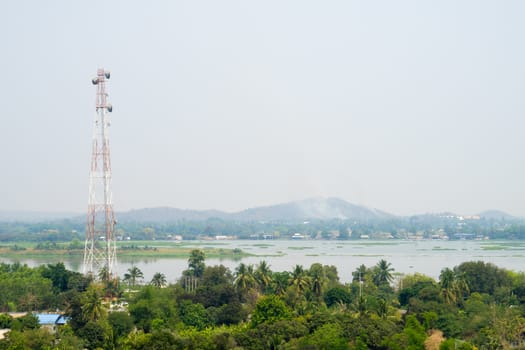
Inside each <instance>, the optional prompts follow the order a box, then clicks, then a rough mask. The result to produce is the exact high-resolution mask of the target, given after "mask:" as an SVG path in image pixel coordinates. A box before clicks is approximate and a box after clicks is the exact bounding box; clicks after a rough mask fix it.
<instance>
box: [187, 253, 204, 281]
mask: <svg viewBox="0 0 525 350" xmlns="http://www.w3.org/2000/svg"><path fill="white" fill-rule="evenodd" d="M205 259H206V255H205V254H204V252H203V251H202V250H200V249H193V250H192V251H191V252H190V257H189V259H188V269H189V271H190V273H191V274H192V276H194V277H202V274H203V273H204V269H205V268H206V264H205V263H204V260H205Z"/></svg>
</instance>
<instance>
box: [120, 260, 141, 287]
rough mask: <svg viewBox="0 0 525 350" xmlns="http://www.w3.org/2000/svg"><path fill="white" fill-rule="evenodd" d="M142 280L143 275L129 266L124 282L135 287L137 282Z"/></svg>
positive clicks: (135, 267)
mask: <svg viewBox="0 0 525 350" xmlns="http://www.w3.org/2000/svg"><path fill="white" fill-rule="evenodd" d="M143 278H144V274H143V273H142V271H141V270H140V269H139V268H138V267H137V266H135V265H133V266H131V267H130V268H129V269H128V272H127V273H125V274H124V281H126V282H128V283H129V285H130V286H131V287H135V284H136V283H137V280H139V279H143Z"/></svg>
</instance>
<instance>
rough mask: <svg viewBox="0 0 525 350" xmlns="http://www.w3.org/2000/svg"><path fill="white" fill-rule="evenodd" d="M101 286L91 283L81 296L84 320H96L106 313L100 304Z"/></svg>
mask: <svg viewBox="0 0 525 350" xmlns="http://www.w3.org/2000/svg"><path fill="white" fill-rule="evenodd" d="M103 295H104V293H103V292H102V287H101V286H99V285H95V284H91V285H90V286H89V287H88V289H87V291H86V292H85V293H84V296H83V298H82V317H83V318H84V319H85V320H86V321H97V320H99V319H100V318H102V317H103V316H104V315H105V314H106V309H105V308H104V305H103V304H102V297H103Z"/></svg>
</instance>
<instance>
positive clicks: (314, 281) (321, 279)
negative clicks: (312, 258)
mask: <svg viewBox="0 0 525 350" xmlns="http://www.w3.org/2000/svg"><path fill="white" fill-rule="evenodd" d="M308 276H309V277H310V289H311V291H312V293H313V294H314V296H315V297H316V298H317V299H319V298H321V295H322V294H323V292H324V288H325V286H326V283H327V278H326V275H325V271H324V269H323V265H321V264H319V263H315V264H312V266H310V269H309V270H308Z"/></svg>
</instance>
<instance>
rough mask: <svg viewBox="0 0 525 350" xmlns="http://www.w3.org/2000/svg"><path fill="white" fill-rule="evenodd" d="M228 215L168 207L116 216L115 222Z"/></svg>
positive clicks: (173, 219)
mask: <svg viewBox="0 0 525 350" xmlns="http://www.w3.org/2000/svg"><path fill="white" fill-rule="evenodd" d="M229 215H230V214H228V213H225V212H222V211H219V210H190V209H177V208H170V207H158V208H144V209H134V210H130V211H126V212H119V213H117V214H116V217H117V221H123V222H124V221H126V222H170V221H171V222H172V221H179V220H188V221H204V220H207V219H209V218H220V219H227V218H228V216H229Z"/></svg>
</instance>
